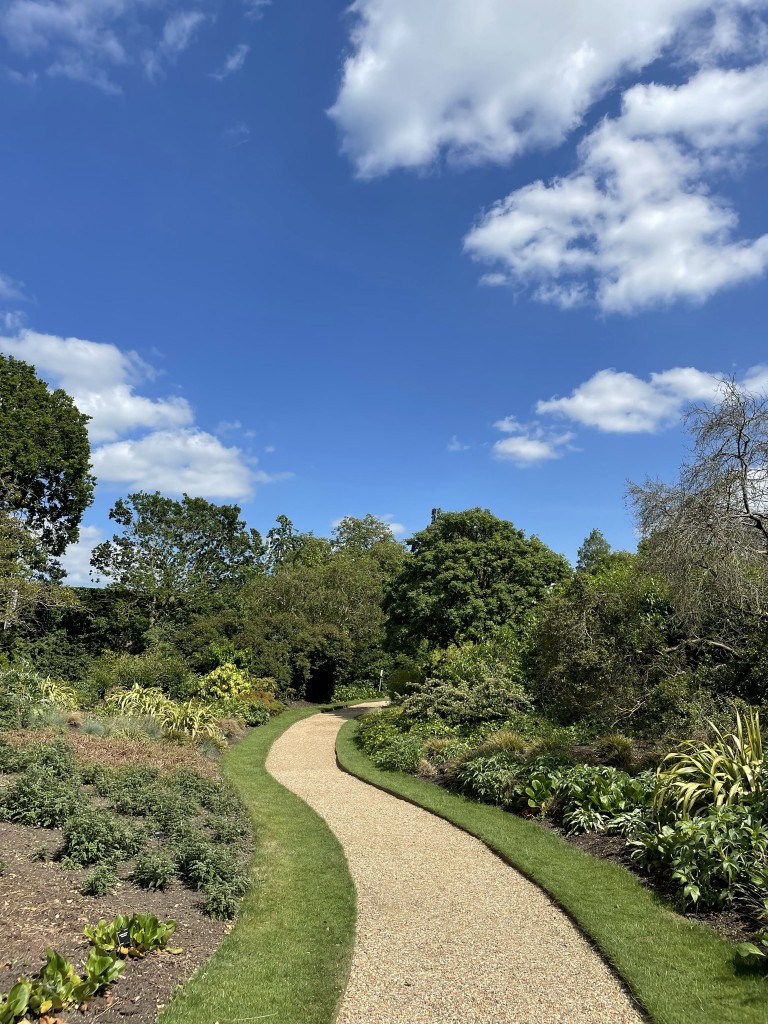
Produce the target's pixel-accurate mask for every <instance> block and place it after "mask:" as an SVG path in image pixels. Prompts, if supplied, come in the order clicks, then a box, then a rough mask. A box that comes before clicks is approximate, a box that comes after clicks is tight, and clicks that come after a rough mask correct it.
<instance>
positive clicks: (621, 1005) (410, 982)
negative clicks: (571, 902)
mask: <svg viewBox="0 0 768 1024" xmlns="http://www.w3.org/2000/svg"><path fill="white" fill-rule="evenodd" d="M360 710H361V709H360V707H359V706H358V707H357V708H354V709H349V710H347V711H341V712H337V713H335V714H321V715H314V716H312V717H311V718H308V719H306V720H304V721H302V722H298V723H297V724H296V725H294V726H292V727H291V728H290V729H289V730H288V731H287V732H285V733H284V734H283V735H282V736H281V737H280V738H279V739H278V740H277V741H276V743H275V744H274V746H273V747H272V750H271V752H270V754H269V758H268V760H267V770H268V771H269V772H270V773H271V774H272V775H273V776H274V777H275V778H276V779H277V780H278V781H279V782H281V783H282V784H283V785H284V786H286V787H287V788H288V789H290V790H292V791H293V792H294V793H296V794H298V796H300V797H301V798H302V799H303V800H305V801H306V802H307V803H308V804H309V805H310V806H311V807H313V808H314V809H315V810H316V811H317V812H318V813H319V814H320V815H322V817H323V818H325V820H326V821H327V822H328V824H329V825H330V827H331V828H332V829H333V831H334V832H335V833H336V835H337V836H338V838H339V841H340V842H341V844H342V846H343V847H344V850H345V852H346V855H347V858H348V860H349V866H350V870H351V873H352V877H353V878H354V881H355V886H356V888H357V898H358V920H357V934H356V942H355V950H354V955H353V960H352V969H351V973H350V978H349V983H348V985H347V990H346V992H345V995H344V997H343V999H342V1003H341V1008H340V1011H339V1016H338V1022H339V1024H454V1022H456V1024H639V1022H641V1021H643V1019H644V1018H643V1017H642V1016H641V1015H640V1014H639V1013H638V1011H637V1010H636V1009H635V1008H634V1007H633V1005H632V1003H631V1001H630V999H629V997H628V996H627V995H626V993H625V991H624V990H623V988H622V986H621V985H620V984H619V982H618V981H617V980H616V978H615V977H614V975H613V974H612V973H611V971H610V970H609V968H608V967H607V966H606V964H605V963H604V961H603V960H602V959H601V958H600V957H599V956H598V954H597V953H596V952H595V951H594V950H593V949H592V948H591V946H590V945H589V944H588V943H587V941H586V940H585V939H584V937H583V936H582V935H581V934H580V933H579V932H578V931H577V929H576V928H575V927H574V925H573V924H572V923H571V922H570V920H569V919H568V918H567V917H566V916H565V915H564V914H563V913H562V912H561V911H560V910H558V909H557V908H556V907H555V906H554V905H553V904H552V903H551V901H550V900H549V899H548V898H547V897H546V896H545V895H544V893H543V892H542V891H541V890H540V889H538V888H537V887H536V886H534V885H533V884H532V883H531V882H529V881H528V880H527V879H525V878H523V876H522V875H520V874H519V873H518V872H517V871H515V870H514V869H513V868H511V867H509V866H508V865H506V864H504V862H503V861H501V860H499V858H497V857H496V856H494V854H492V853H491V852H490V850H488V849H487V848H486V847H485V846H483V844H482V843H481V842H479V840H477V839H474V838H473V837H471V836H468V835H466V834H465V833H464V832H461V831H460V830H459V829H457V828H455V827H454V826H453V825H451V824H449V823H448V822H445V821H442V820H441V819H440V818H437V817H435V816H434V815H431V814H429V813H428V812H427V811H424V810H422V809H420V808H418V807H413V806H411V805H410V804H408V803H405V802H403V801H401V800H397V799H396V798H395V797H393V796H389V795H388V794H386V793H382V792H380V791H379V790H377V789H375V788H374V787H373V786H369V785H367V784H366V783H364V782H361V781H360V780H359V779H355V778H353V777H352V776H349V775H347V774H345V773H344V772H342V771H341V770H340V769H339V768H338V767H337V765H336V752H335V742H336V734H337V733H338V731H339V729H340V728H341V726H342V725H343V723H344V721H345V720H346V719H347V718H349V717H352V716H353V715H356V714H359V713H360Z"/></svg>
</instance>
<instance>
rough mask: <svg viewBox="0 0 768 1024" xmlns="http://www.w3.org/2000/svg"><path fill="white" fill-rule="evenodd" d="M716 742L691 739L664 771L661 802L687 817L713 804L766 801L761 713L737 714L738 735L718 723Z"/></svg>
mask: <svg viewBox="0 0 768 1024" xmlns="http://www.w3.org/2000/svg"><path fill="white" fill-rule="evenodd" d="M712 730H713V732H714V734H715V741H714V743H712V744H711V745H710V744H700V743H696V742H694V741H692V740H686V741H685V742H684V743H682V744H681V746H680V748H679V749H678V750H676V751H674V752H673V753H671V754H668V755H667V757H666V758H665V759H664V764H663V765H662V766H661V767H660V768H659V772H658V776H659V794H658V798H659V803H660V804H667V805H670V804H672V805H674V806H676V807H677V808H679V809H680V811H681V812H682V814H683V815H688V814H690V813H691V812H692V811H695V810H697V809H701V808H706V807H707V806H710V805H713V806H715V807H722V806H726V805H730V804H737V803H742V802H744V801H749V800H760V799H762V798H763V797H764V795H765V793H766V792H768V766H766V764H765V762H764V760H763V738H762V733H761V731H760V715H759V714H758V712H757V711H755V710H754V709H750V710H749V711H748V712H747V713H746V714H745V716H744V718H742V716H741V714H739V713H738V712H737V713H736V724H735V726H734V729H733V732H731V733H729V734H723V733H722V732H721V731H720V730H719V729H718V728H717V726H715V725H713V724H712Z"/></svg>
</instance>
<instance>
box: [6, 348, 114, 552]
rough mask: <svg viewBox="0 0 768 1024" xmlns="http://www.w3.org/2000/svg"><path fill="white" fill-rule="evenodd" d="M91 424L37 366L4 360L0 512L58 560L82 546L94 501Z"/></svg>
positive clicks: (12, 359)
mask: <svg viewBox="0 0 768 1024" xmlns="http://www.w3.org/2000/svg"><path fill="white" fill-rule="evenodd" d="M88 419H89V417H88V416H85V415H83V413H81V412H79V411H78V409H77V408H76V407H75V404H74V402H73V401H72V399H71V398H70V396H69V395H68V394H66V392H64V391H62V390H60V389H57V390H55V391H49V390H48V387H47V385H46V384H45V383H44V382H43V381H42V380H40V378H39V377H38V376H37V374H36V373H35V368H34V366H30V365H29V363H25V362H22V361H21V360H18V359H14V358H13V357H12V356H11V357H7V358H6V357H5V356H0V453H1V454H0V508H2V509H3V510H4V511H5V512H9V513H12V514H16V515H18V516H19V517H20V518H21V520H22V521H23V523H24V524H25V526H26V527H27V528H28V529H30V530H31V531H33V533H34V534H35V535H36V536H37V538H38V542H39V543H40V544H42V545H43V547H44V548H45V550H46V551H47V552H48V554H49V555H51V556H54V557H56V556H58V555H61V554H62V553H63V552H64V550H65V548H66V546H67V544H69V543H71V542H73V541H76V540H77V538H78V529H79V526H80V521H81V519H82V517H83V512H84V511H85V509H86V508H87V507H88V506H89V505H90V504H91V502H92V501H93V487H94V478H93V476H92V475H91V474H90V468H91V466H90V446H89V443H88V432H87V430H86V424H87V422H88Z"/></svg>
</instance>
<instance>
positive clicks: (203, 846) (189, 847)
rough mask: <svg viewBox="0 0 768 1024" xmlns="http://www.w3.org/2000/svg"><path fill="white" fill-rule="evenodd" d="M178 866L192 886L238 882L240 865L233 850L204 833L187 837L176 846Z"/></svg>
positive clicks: (202, 887) (179, 871) (203, 887)
mask: <svg viewBox="0 0 768 1024" xmlns="http://www.w3.org/2000/svg"><path fill="white" fill-rule="evenodd" d="M175 853H176V868H177V870H178V873H179V875H180V876H181V878H182V879H183V880H184V882H185V884H186V885H188V886H189V888H190V889H206V890H207V887H208V886H209V885H210V884H212V883H213V882H219V881H221V882H234V881H235V880H236V879H237V878H238V877H240V865H239V864H238V862H237V859H236V858H235V857H234V856H233V855H232V854H231V853H230V851H229V850H228V849H227V848H226V847H224V846H220V845H218V844H217V843H212V842H210V841H209V840H207V839H205V838H204V837H202V836H201V835H199V834H197V835H194V834H193V835H192V836H190V837H184V838H183V839H181V840H180V841H178V842H177V843H176V845H175Z"/></svg>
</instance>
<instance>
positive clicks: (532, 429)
mask: <svg viewBox="0 0 768 1024" xmlns="http://www.w3.org/2000/svg"><path fill="white" fill-rule="evenodd" d="M494 426H495V427H496V429H497V430H499V431H501V433H502V434H506V435H507V436H506V437H503V438H501V440H499V441H496V443H495V444H494V445H493V448H492V453H493V456H494V458H496V459H501V460H502V461H504V462H513V463H514V464H515V465H516V466H520V467H526V466H533V465H535V464H536V463H537V462H548V461H549V460H551V459H559V458H561V457H562V456H563V455H564V454H565V452H566V451H568V449H569V447H570V446H571V442H572V441H573V439H574V437H575V435H574V434H573V433H572V432H571V431H566V432H565V433H561V434H558V433H556V432H554V431H552V430H548V429H547V428H546V427H544V426H542V424H541V423H538V422H535V423H520V422H519V420H517V419H516V418H515V417H514V416H505V417H504V419H503V420H499V421H498V422H497V423H495V424H494Z"/></svg>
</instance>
